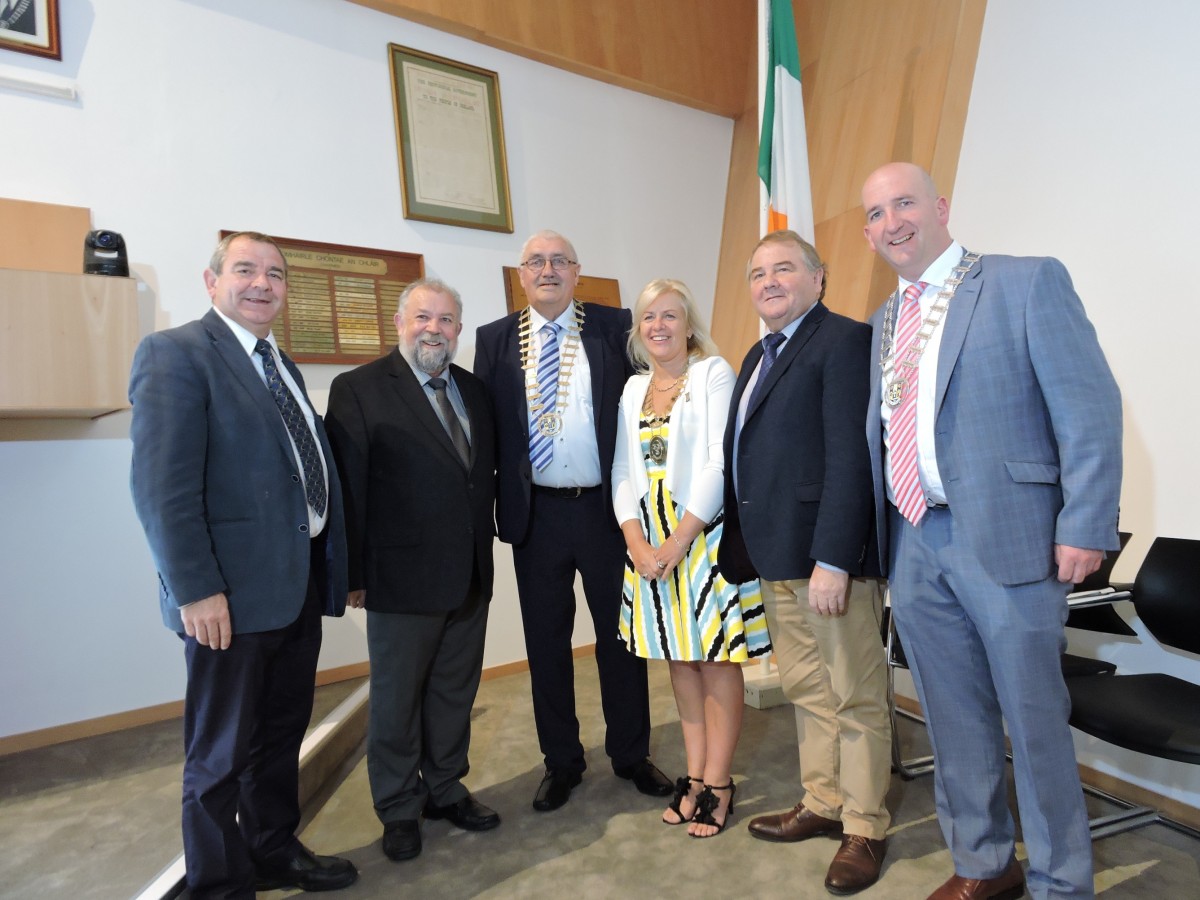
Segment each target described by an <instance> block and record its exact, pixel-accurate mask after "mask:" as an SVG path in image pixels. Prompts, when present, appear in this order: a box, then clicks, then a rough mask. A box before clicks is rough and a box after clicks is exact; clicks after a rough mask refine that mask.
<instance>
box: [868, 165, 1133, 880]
mask: <svg viewBox="0 0 1200 900" xmlns="http://www.w3.org/2000/svg"><path fill="white" fill-rule="evenodd" d="M862 197H863V208H864V210H865V211H866V216H867V223H866V226H865V227H864V229H863V230H864V234H865V235H866V238H867V242H868V243H869V244H870V246H871V248H872V249H873V250H874V251H875V252H876V253H878V254H879V255H880V256H882V257H883V258H884V259H885V260H886V261H887V263H888V265H889V266H891V268H892V269H893V270H894V271H895V272H896V274H897V275H898V276H899V282H898V287H897V290H896V292H895V293H893V294H892V296H891V297H890V298H889V299H888V300H887V302H886V303H884V305H883V306H882V307H881V308H880V309H879V310H878V311H877V312H876V313H875V315H874V316H873V317H872V318H871V325H872V329H873V350H872V366H873V373H874V374H873V377H872V379H871V382H872V384H871V402H870V406H869V409H868V418H867V439H868V442H869V444H870V448H871V462H872V468H873V473H874V480H875V503H876V520H877V526H878V533H879V551H880V554H881V555H882V556H883V558H884V560H885V561H886V562H887V566H886V567H887V569H888V570H889V574H890V582H891V597H892V610H893V613H894V615H895V620H896V627H897V629H898V631H899V634H900V638H901V640H902V641H903V643H904V648H905V651H906V653H907V657H908V661H909V664H910V668H911V669H912V675H913V680H914V682H915V684H916V688H917V696H918V698H919V699H920V701H921V707H922V709H923V711H924V713H925V717H926V721H927V723H928V726H929V736H930V740H931V741H932V744H933V754H934V763H935V770H934V771H935V787H936V798H937V811H938V819H939V820H940V822H941V826H942V833H943V834H944V835H945V838H946V843H947V844H948V845H949V847H950V853H951V856H952V857H953V858H954V871H955V874H954V876H953V877H951V878H950V879H949V880H948V881H947V882H946V883H945V884H944V885H942V887H940V888H939V889H938V890H937V891H935V892H934V894H933V895H932V897H933V898H937V900H943V898H974V897H1017V896H1020V895H1021V893H1022V891H1023V889H1024V885H1025V876H1024V875H1023V873H1022V871H1021V866H1020V864H1019V863H1018V862H1017V860H1016V857H1015V855H1014V825H1013V820H1012V816H1011V815H1010V813H1009V810H1008V804H1007V791H1006V789H1005V780H1006V779H1005V758H1004V751H1005V747H1004V737H1005V731H1004V725H1005V724H1007V726H1008V737H1009V739H1010V740H1011V742H1012V753H1013V772H1014V775H1015V779H1016V786H1017V801H1018V806H1019V809H1020V813H1021V825H1022V832H1023V836H1024V841H1025V847H1026V850H1027V852H1028V855H1029V874H1028V884H1029V889H1030V892H1031V893H1032V894H1033V895H1034V896H1036V897H1065V896H1091V895H1092V892H1093V885H1092V851H1091V840H1090V836H1089V832H1088V822H1087V811H1086V809H1085V807H1084V801H1083V794H1082V791H1081V788H1080V782H1079V773H1078V769H1077V766H1076V762H1075V749H1074V745H1073V743H1072V739H1071V731H1070V728H1069V727H1068V725H1067V718H1068V715H1069V712H1070V701H1069V698H1068V695H1067V690H1066V687H1065V686H1064V684H1063V677H1062V668H1061V662H1060V655H1061V653H1062V651H1063V650H1064V649H1065V646H1066V639H1065V637H1064V633H1063V625H1064V622H1065V621H1066V617H1067V604H1066V595H1067V592H1068V591H1069V590H1070V589H1071V585H1072V584H1075V583H1076V582H1080V581H1083V579H1084V578H1085V577H1086V576H1087V575H1089V574H1091V573H1092V572H1094V571H1095V570H1096V569H1097V568H1098V567H1099V565H1100V561H1101V559H1102V558H1103V557H1104V552H1105V551H1106V550H1117V549H1118V548H1119V546H1120V544H1119V541H1118V537H1117V511H1118V510H1117V508H1118V503H1119V500H1120V491H1121V397H1120V393H1119V391H1118V389H1117V385H1116V382H1115V381H1114V380H1113V377H1112V373H1111V372H1110V371H1109V368H1108V364H1107V363H1106V361H1105V359H1104V353H1103V352H1102V351H1101V349H1100V345H1099V343H1098V341H1097V339H1096V332H1095V330H1094V329H1093V328H1092V325H1091V323H1090V322H1088V320H1087V316H1086V314H1085V313H1084V310H1083V304H1082V303H1081V302H1080V300H1079V297H1078V295H1076V293H1075V290H1074V288H1073V287H1072V285H1071V279H1070V277H1069V276H1068V275H1067V272H1066V269H1064V268H1063V266H1062V264H1061V263H1060V262H1058V261H1057V260H1055V259H1049V258H1033V257H1010V256H982V257H980V256H979V255H978V254H975V253H968V252H966V251H965V250H964V248H963V247H962V246H961V245H960V244H958V243H957V242H956V241H954V240H953V239H952V238H951V237H950V232H949V229H948V225H947V223H948V221H949V215H950V207H949V204H948V203H947V201H946V198H945V197H942V196H939V195H938V193H937V190H936V189H935V187H934V185H933V181H932V180H931V179H930V177H929V175H928V174H927V173H926V172H925V171H923V170H922V169H920V168H918V167H917V166H915V165H912V164H910V163H891V164H889V165H886V166H883V167H882V168H880V169H878V170H876V171H875V172H874V173H873V174H872V175H871V176H870V177H869V178H868V179H867V181H866V184H865V185H864V187H863V194H862ZM909 323H911V328H907V326H908V325H909ZM910 333H911V334H914V335H915V337H909V334H910ZM876 360H877V361H878V366H879V367H878V368H874V365H875V361H876Z"/></svg>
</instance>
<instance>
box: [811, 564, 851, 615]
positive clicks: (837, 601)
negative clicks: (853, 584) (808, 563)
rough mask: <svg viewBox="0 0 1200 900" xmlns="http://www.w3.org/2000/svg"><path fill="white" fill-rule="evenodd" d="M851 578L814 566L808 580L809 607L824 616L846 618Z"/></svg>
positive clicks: (842, 573) (841, 573) (844, 574)
mask: <svg viewBox="0 0 1200 900" xmlns="http://www.w3.org/2000/svg"><path fill="white" fill-rule="evenodd" d="M849 587H850V576H849V575H848V574H846V573H845V572H831V571H829V569H825V568H822V567H821V566H814V567H813V571H812V575H811V576H810V577H809V579H808V605H809V606H810V607H812V609H813V611H814V612H817V613H819V614H820V615H822V616H844V615H845V614H846V594H847V593H849Z"/></svg>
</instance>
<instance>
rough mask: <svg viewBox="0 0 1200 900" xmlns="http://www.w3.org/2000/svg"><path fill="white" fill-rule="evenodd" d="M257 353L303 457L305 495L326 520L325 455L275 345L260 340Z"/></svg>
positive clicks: (255, 347)
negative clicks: (278, 360) (273, 348)
mask: <svg viewBox="0 0 1200 900" xmlns="http://www.w3.org/2000/svg"><path fill="white" fill-rule="evenodd" d="M254 350H255V352H256V353H258V355H259V356H261V357H262V361H263V374H264V375H266V376H267V388H268V389H269V390H270V391H271V396H272V397H274V398H275V405H276V406H278V407H279V414H280V415H281V416H283V424H284V425H286V426H287V430H288V434H290V435H291V436H292V443H294V444H295V445H296V455H297V456H299V457H300V464H301V465H302V466H303V467H304V493H305V496H306V497H307V498H308V505H309V506H311V507H312V508H313V509H314V510H315V511H316V513H317V515H318V516H323V515H325V501H326V496H325V470H324V468H322V466H321V451H320V450H319V449H318V448H317V441H316V439H315V438H314V437H313V433H312V429H311V428H309V427H308V420H307V419H306V418H305V417H304V411H303V410H302V409H300V404H298V403H297V402H296V398H295V397H293V396H292V392H291V391H289V390H288V386H287V385H286V384H284V383H283V379H282V378H281V377H280V375H279V369H278V368H277V367H276V365H275V354H273V353H272V352H271V345H270V344H269V343H267V342H266V341H265V340H262V339H261V338H260V339H259V341H258V343H257V344H255V345H254Z"/></svg>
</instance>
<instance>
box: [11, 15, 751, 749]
mask: <svg viewBox="0 0 1200 900" xmlns="http://www.w3.org/2000/svg"><path fill="white" fill-rule="evenodd" d="M61 9H62V16H63V18H62V35H63V38H62V43H63V48H64V54H63V61H62V62H61V63H60V62H54V61H49V60H41V59H37V58H35V57H32V56H26V55H20V54H14V53H7V52H0V57H3V58H2V59H0V74H3V75H8V76H10V77H18V78H41V79H44V80H54V81H56V82H64V81H65V82H68V83H75V84H76V86H77V87H78V90H79V95H80V99H79V100H78V101H76V102H71V101H60V100H52V99H46V98H44V97H36V96H31V95H27V94H24V93H21V92H19V91H13V90H6V89H3V88H0V140H2V143H3V147H4V150H3V155H4V165H3V166H0V196H4V197H11V198H17V199H23V200H36V201H44V202H53V203H63V204H69V205H74V206H84V207H90V208H91V209H92V211H93V220H94V224H95V225H96V226H97V227H104V228H111V229H114V230H116V231H120V232H121V233H122V234H123V235H124V236H125V239H126V242H127V244H128V246H129V248H130V257H131V264H132V269H133V271H134V274H135V275H136V277H137V278H138V279H139V281H141V282H142V283H143V284H142V291H141V300H142V313H143V321H144V322H145V323H146V325H147V328H149V327H151V326H152V327H156V328H164V327H168V326H173V325H178V324H181V323H183V322H186V321H188V320H190V319H194V318H196V317H198V316H199V315H201V314H202V313H203V312H204V311H205V310H206V309H207V307H208V305H209V300H208V297H207V295H206V294H205V292H204V287H203V283H202V281H201V277H200V275H201V272H202V270H203V269H204V266H205V264H206V262H207V259H208V255H209V253H210V252H211V249H212V246H213V244H214V243H215V241H216V237H217V232H218V231H219V230H220V229H222V228H231V229H240V228H252V229H257V230H262V231H266V232H270V233H275V234H279V235H282V236H286V237H292V238H300V239H308V240H315V241H327V242H332V243H341V244H352V245H359V246H364V247H379V248H386V249H391V250H401V251H411V252H418V253H423V254H424V255H425V263H426V271H427V272H428V273H429V274H431V275H434V276H437V277H440V278H444V279H445V280H447V281H449V282H450V283H451V284H453V285H455V286H456V287H458V288H459V289H460V290H461V292H462V294H463V297H464V302H465V312H464V318H465V329H464V332H463V341H462V343H461V344H460V350H459V362H462V363H463V364H464V365H467V366H469V365H470V361H471V358H472V355H473V352H474V346H473V345H474V330H475V328H476V327H477V326H479V325H481V324H484V323H486V322H489V321H491V320H493V319H496V318H498V317H500V316H502V315H504V313H505V308H504V291H503V282H502V278H501V271H500V267H501V266H502V265H512V264H514V263H515V262H516V260H517V255H518V253H519V250H520V245H521V243H522V241H523V240H524V238H525V237H526V236H527V235H528V234H529V233H531V232H532V231H535V230H537V229H539V228H546V227H549V228H554V229H556V230H558V231H561V232H563V233H565V234H566V235H568V236H569V237H571V238H572V240H573V241H574V243H575V245H576V247H577V249H578V251H579V253H580V256H581V260H582V263H583V270H584V272H585V273H587V272H591V273H593V274H597V275H603V276H607V277H615V278H618V279H619V280H620V283H621V293H622V298H623V299H624V301H625V302H626V304H627V305H628V304H630V303H632V301H633V299H634V298H635V297H636V293H637V291H638V289H639V288H640V287H641V286H642V285H643V284H644V283H645V282H646V281H648V280H650V279H651V278H653V277H662V276H671V277H677V278H682V279H684V280H685V281H687V282H688V283H689V284H690V285H691V286H692V288H693V289H694V290H695V292H696V294H697V296H698V297H699V298H700V299H701V302H702V303H705V304H710V303H711V297H712V291H713V286H714V283H715V280H716V265H717V252H718V247H719V243H720V232H721V221H722V215H723V204H724V193H725V182H726V176H727V170H728V160H729V148H730V140H731V136H732V123H731V122H730V121H728V120H725V119H721V118H719V117H716V116H712V115H708V114H704V113H699V112H696V111H693V110H690V109H686V108H683V107H681V106H677V105H674V104H670V103H666V102H662V101H658V100H654V99H651V98H648V97H645V96H643V95H640V94H636V93H633V92H630V91H625V90H622V89H620V88H615V87H611V86H608V85H604V84H600V83H598V82H594V81H591V80H588V79H585V78H580V77H577V76H574V75H570V74H567V73H564V72H562V71H559V70H556V69H552V68H548V67H546V66H542V65H539V64H537V63H533V62H530V61H528V60H525V59H521V58H518V57H515V56H512V55H509V54H506V53H503V52H500V51H498V50H494V49H492V48H489V47H485V46H482V45H479V44H475V43H472V42H470V41H467V40H463V39H460V38H456V37H453V36H450V35H446V34H442V33H439V32H436V31H433V30H430V29H427V28H424V27H420V26H417V25H413V24H411V23H408V22H405V21H402V20H399V19H395V18H392V17H389V16H385V15H382V14H380V13H376V12H374V11H372V10H368V9H365V8H363V7H360V6H357V5H354V4H350V3H343V2H329V0H258V2H255V3H246V2H244V0H155V2H153V3H147V2H144V0H105V2H104V3H103V4H100V3H96V2H92V3H86V2H83V0H79V2H70V3H64V4H62V7H61ZM389 41H390V42H394V43H400V44H404V45H406V46H411V47H414V48H417V49H420V50H424V51H428V52H431V53H435V54H439V55H443V56H447V57H450V58H452V59H455V60H459V61H462V62H467V63H470V64H473V65H477V66H482V67H484V68H488V69H492V70H495V71H496V72H498V73H499V76H500V88H501V97H502V106H503V113H504V125H505V136H506V139H507V149H508V169H509V172H508V174H509V183H510V187H511V192H512V197H513V214H514V219H515V234H513V235H505V234H495V233H491V232H485V231H478V230H473V229H460V228H452V227H448V226H442V225H433V224H428V223H420V222H410V221H407V220H405V219H404V218H403V214H402V207H401V199H400V185H399V175H398V164H397V159H396V139H395V132H394V125H393V116H392V97H391V88H390V82H389V75H388V65H387V46H386V45H387V43H388V42H389ZM81 254H82V250H81ZM339 371H342V369H341V367H330V366H306V367H305V377H306V379H307V380H308V384H309V387H310V391H311V393H312V394H313V398H314V401H315V402H316V404H317V406H318V408H321V409H323V408H324V403H325V399H326V396H327V389H328V385H329V382H330V381H331V380H332V378H333V376H334V375H335V374H337V373H338V372H339ZM128 423H129V414H128V413H119V414H116V415H113V416H109V417H107V418H105V419H102V420H99V421H98V422H95V423H71V422H19V421H11V420H10V421H0V498H2V505H0V573H2V577H0V591H2V592H3V593H2V594H0V604H2V606H3V609H4V611H5V627H4V628H3V629H0V683H3V684H6V685H8V686H9V688H10V689H9V690H8V691H6V693H5V699H4V702H3V705H2V706H0V736H4V735H10V734H16V733H21V732H25V731H30V730H34V729H38V728H45V727H50V726H53V725H58V724H62V723H65V722H73V721H78V720H81V719H87V718H91V717H94V716H100V715H106V714H109V713H115V712H119V711H123V710H127V709H133V708H139V707H143V706H148V705H152V704H156V703H163V702H166V701H169V700H174V699H178V698H179V697H181V696H182V692H183V682H184V678H183V665H182V653H181V652H180V647H179V642H178V640H177V639H176V638H175V637H173V636H172V635H171V634H170V633H169V632H168V631H167V630H166V629H164V628H163V626H162V624H161V622H160V620H159V614H158V609H157V593H156V587H155V577H154V571H153V568H152V565H151V562H150V557H149V554H148V552H147V551H146V549H145V544H144V540H143V537H142V534H141V529H140V527H139V525H138V524H137V521H136V519H135V517H134V514H133V510H132V505H131V503H130V501H129V496H128V488H127V479H128V471H129V454H130V445H129V440H128ZM496 560H497V569H498V571H497V580H496V598H495V600H494V602H493V606H492V613H491V620H490V628H489V635H488V643H487V651H486V655H485V665H488V666H491V665H496V664H500V663H504V662H510V661H513V660H516V659H523V658H524V656H525V651H524V645H523V642H522V638H521V629H520V619H519V613H518V608H517V604H516V596H515V586H514V579H513V575H512V566H511V555H510V553H509V550H508V548H507V547H506V546H504V545H501V544H497V551H496ZM326 621H327V623H328V624H327V629H326V646H325V649H324V651H323V653H322V660H321V665H322V668H329V667H333V666H338V665H345V664H348V663H351V662H358V661H361V660H364V659H365V658H366V646H365V640H364V637H363V629H364V623H363V620H362V618H361V616H360V615H356V614H351V615H349V616H347V618H346V619H345V620H339V621H330V620H326ZM592 639H593V635H592V631H591V626H590V623H589V622H588V621H587V617H586V615H583V616H581V617H580V628H578V629H577V633H576V642H577V643H587V642H590V641H591V640H592ZM81 675H82V676H83V677H82V678H81V677H80V676H81ZM18 686H19V687H18Z"/></svg>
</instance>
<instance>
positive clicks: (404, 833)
mask: <svg viewBox="0 0 1200 900" xmlns="http://www.w3.org/2000/svg"><path fill="white" fill-rule="evenodd" d="M420 852H421V828H420V826H419V825H417V820H416V819H401V820H400V821H398V822H388V823H387V824H386V825H384V826H383V855H384V856H386V857H387V858H388V859H390V860H392V861H394V862H401V861H403V860H406V859H412V858H413V857H414V856H417V855H419V854H420Z"/></svg>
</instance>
